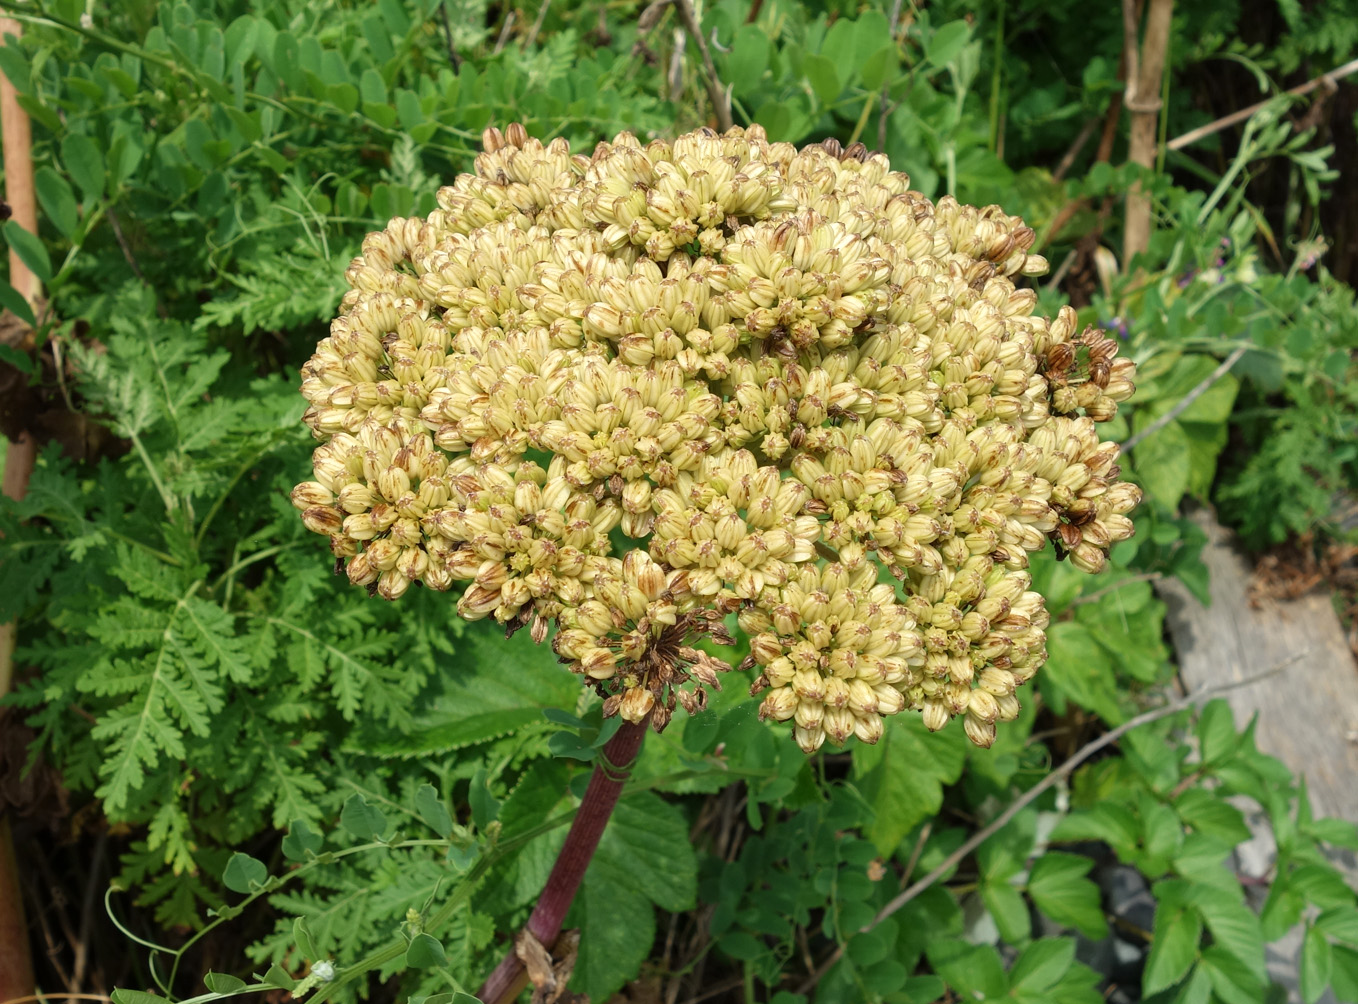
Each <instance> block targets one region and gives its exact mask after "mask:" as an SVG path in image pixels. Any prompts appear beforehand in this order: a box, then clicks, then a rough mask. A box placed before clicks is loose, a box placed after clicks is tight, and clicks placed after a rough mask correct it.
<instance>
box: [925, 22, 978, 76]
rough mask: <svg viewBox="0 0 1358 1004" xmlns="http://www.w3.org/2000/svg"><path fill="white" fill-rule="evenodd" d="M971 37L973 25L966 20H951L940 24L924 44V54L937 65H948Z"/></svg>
mask: <svg viewBox="0 0 1358 1004" xmlns="http://www.w3.org/2000/svg"><path fill="white" fill-rule="evenodd" d="M970 37H971V26H970V25H969V24H967V22H965V21H949V22H948V23H947V24H943V25H939V27H938V30H937V31H935V32H934V34H933V37H932V38H930V39H929V40H928V41H927V42H926V43H925V46H924V55H925V58H926V59H928V60H929V62H931V63H933V64H934V65H935V66H947V65H948V64H949V63H951V62H952V61H953V60H954V59H956V58H957V57H958V55H960V54H961V52H962V47H963V46H965V45H966V44H967V40H968V39H969V38H970Z"/></svg>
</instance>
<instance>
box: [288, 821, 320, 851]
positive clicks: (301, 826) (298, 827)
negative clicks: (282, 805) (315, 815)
mask: <svg viewBox="0 0 1358 1004" xmlns="http://www.w3.org/2000/svg"><path fill="white" fill-rule="evenodd" d="M324 842H325V838H324V837H323V836H321V835H320V834H319V833H317V832H316V831H315V830H313V829H312V828H311V827H310V826H309V825H308V824H307V821H306V820H305V819H294V820H293V821H292V825H290V826H289V827H288V835H287V836H286V837H284V838H283V856H284V857H285V858H287V859H288V860H290V861H305V860H306V859H307V857H308V856H309V855H310V854H315V853H316V852H317V851H319V850H320V849H321V844H323V843H324Z"/></svg>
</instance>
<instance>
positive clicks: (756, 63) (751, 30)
mask: <svg viewBox="0 0 1358 1004" xmlns="http://www.w3.org/2000/svg"><path fill="white" fill-rule="evenodd" d="M768 66H769V36H768V33H767V32H766V31H765V30H764V29H763V28H761V27H759V26H758V25H755V24H742V25H741V26H740V27H739V28H737V29H736V36H735V39H734V41H732V43H731V54H730V55H729V56H728V57H727V60H726V67H727V70H726V81H727V83H729V84H730V85H731V87H732V88H733V89H734V93H735V95H736V96H737V97H739V98H744V97H745V96H747V95H748V94H749V93H750V91H752V90H754V89H755V87H757V86H758V85H759V81H760V79H761V78H762V77H763V76H764V71H765V70H767V69H768Z"/></svg>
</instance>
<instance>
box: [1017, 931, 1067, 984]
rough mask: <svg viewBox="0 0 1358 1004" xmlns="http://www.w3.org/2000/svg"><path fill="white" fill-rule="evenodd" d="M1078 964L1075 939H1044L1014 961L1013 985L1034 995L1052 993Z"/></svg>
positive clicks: (1032, 945) (1030, 946)
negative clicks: (1052, 988) (1071, 968)
mask: <svg viewBox="0 0 1358 1004" xmlns="http://www.w3.org/2000/svg"><path fill="white" fill-rule="evenodd" d="M1074 962H1075V940H1074V939H1073V938H1041V939H1039V940H1038V941H1034V942H1033V943H1032V944H1031V945H1029V946H1028V947H1027V948H1025V949H1024V950H1023V952H1022V953H1021V954H1020V955H1019V957H1018V958H1017V959H1016V960H1014V965H1013V968H1011V969H1010V970H1009V985H1010V986H1011V987H1016V988H1019V989H1022V990H1027V991H1031V992H1040V991H1043V990H1048V989H1050V988H1051V987H1052V986H1053V985H1055V984H1056V983H1057V982H1058V981H1059V980H1060V979H1061V977H1063V976H1065V975H1066V972H1067V971H1068V970H1069V969H1070V967H1071V965H1072V964H1073V963H1074Z"/></svg>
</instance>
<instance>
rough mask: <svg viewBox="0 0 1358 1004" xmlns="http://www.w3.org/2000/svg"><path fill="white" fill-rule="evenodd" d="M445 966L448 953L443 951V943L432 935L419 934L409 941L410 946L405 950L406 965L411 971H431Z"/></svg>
mask: <svg viewBox="0 0 1358 1004" xmlns="http://www.w3.org/2000/svg"><path fill="white" fill-rule="evenodd" d="M447 964H448V953H447V952H445V951H444V950H443V943H442V942H440V941H439V940H438V939H437V938H435V937H434V936H433V935H432V934H423V933H421V934H417V935H415V937H413V938H411V939H410V945H409V946H408V947H407V948H406V965H407V966H409V967H410V968H411V969H432V968H433V967H435V966H446V965H447Z"/></svg>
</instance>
